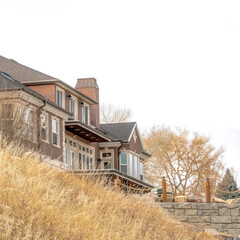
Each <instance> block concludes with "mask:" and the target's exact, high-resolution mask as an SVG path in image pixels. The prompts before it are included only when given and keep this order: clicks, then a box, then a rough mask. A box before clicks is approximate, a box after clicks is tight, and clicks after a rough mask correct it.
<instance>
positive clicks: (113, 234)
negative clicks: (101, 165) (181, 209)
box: [0, 146, 213, 240]
mask: <svg viewBox="0 0 240 240" xmlns="http://www.w3.org/2000/svg"><path fill="white" fill-rule="evenodd" d="M0 176H1V180H0V239H4V240H5V239H97V240H98V239H99V240H101V239H104V240H105V239H131V240H134V239H148V240H149V239H164V240H165V239H174V240H176V239H181V240H184V239H199V240H200V239H201V240H204V239H208V240H210V239H213V238H212V237H211V236H209V235H207V234H203V233H195V232H193V231H192V230H191V229H190V228H189V227H187V226H186V225H176V224H174V223H173V221H172V220H171V219H169V218H167V217H166V216H165V214H164V213H163V212H162V211H161V209H160V208H159V207H157V206H147V205H146V204H144V203H143V202H141V201H140V200H139V201H138V200H136V199H135V200H134V199H132V198H129V197H126V196H124V195H123V194H122V193H118V192H115V191H113V189H111V188H110V187H107V186H105V187H104V186H103V184H101V183H99V182H97V183H96V181H95V182H94V181H91V180H89V179H88V180H87V179H80V178H76V177H74V176H73V175H71V174H67V173H65V172H60V171H56V170H55V169H53V168H51V167H49V166H48V165H46V164H45V163H40V162H39V161H38V157H36V156H35V157H31V156H30V155H29V154H22V153H21V152H20V151H19V149H17V148H16V147H13V146H7V147H0Z"/></svg>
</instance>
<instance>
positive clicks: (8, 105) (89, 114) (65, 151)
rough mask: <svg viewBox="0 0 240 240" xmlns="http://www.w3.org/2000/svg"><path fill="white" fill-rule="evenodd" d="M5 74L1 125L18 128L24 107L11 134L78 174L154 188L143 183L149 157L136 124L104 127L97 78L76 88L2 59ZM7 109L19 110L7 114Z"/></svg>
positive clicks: (0, 88)
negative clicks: (96, 175) (15, 121)
mask: <svg viewBox="0 0 240 240" xmlns="http://www.w3.org/2000/svg"><path fill="white" fill-rule="evenodd" d="M0 72H1V73H0V114H1V115H0V117H1V123H4V122H6V120H11V121H10V122H11V123H13V120H14V118H16V114H19V112H23V110H21V109H23V108H24V114H23V119H22V120H21V124H20V126H18V127H16V126H15V125H14V127H12V128H11V129H14V132H17V133H18V134H20V136H22V137H23V138H24V139H25V140H26V141H28V142H29V143H32V145H33V147H34V149H36V150H38V151H40V152H41V154H42V155H43V156H46V157H48V158H49V159H51V164H54V165H55V166H57V167H60V168H62V169H64V170H66V171H73V172H75V173H76V174H93V173H94V174H99V175H107V176H109V177H111V178H113V179H114V178H119V179H121V180H122V181H123V182H124V183H125V184H126V185H134V186H137V187H138V188H151V187H152V186H151V185H149V184H148V183H146V182H145V181H144V169H143V168H144V167H143V164H144V161H145V160H146V159H147V158H148V157H149V154H147V153H146V152H145V150H144V147H143V144H142V142H141V136H140V134H139V130H138V127H137V124H136V123H135V122H128V123H118V124H100V117H99V87H98V85H97V81H96V79H94V78H85V79H78V80H77V83H76V86H75V88H73V87H71V86H69V85H68V84H66V83H65V82H63V81H61V80H59V79H56V78H54V77H51V76H49V75H46V74H44V73H41V72H39V71H36V70H34V69H31V68H29V67H26V66H24V65H22V64H20V63H18V62H16V61H14V60H12V59H7V58H4V57H2V56H0ZM7 109H8V110H9V109H11V110H15V111H12V113H9V114H7V111H8V110H7ZM19 109H20V111H19ZM2 126H4V125H2ZM2 128H3V127H2ZM5 128H6V127H5ZM9 129H10V128H9ZM16 129H17V131H16ZM3 130H4V129H3ZM5 130H6V129H5ZM26 130H27V131H26ZM24 134H25V135H24Z"/></svg>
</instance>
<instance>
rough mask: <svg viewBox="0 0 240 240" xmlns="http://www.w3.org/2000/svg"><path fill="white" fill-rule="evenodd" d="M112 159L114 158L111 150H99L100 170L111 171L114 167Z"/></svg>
mask: <svg viewBox="0 0 240 240" xmlns="http://www.w3.org/2000/svg"><path fill="white" fill-rule="evenodd" d="M113 157H114V151H113V150H101V151H100V158H101V160H102V162H101V168H102V169H112V168H113V167H114V162H113Z"/></svg>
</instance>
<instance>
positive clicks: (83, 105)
mask: <svg viewBox="0 0 240 240" xmlns="http://www.w3.org/2000/svg"><path fill="white" fill-rule="evenodd" d="M86 109H87V114H86ZM81 111H82V123H84V124H86V125H89V123H90V121H89V120H90V118H89V116H90V108H89V104H86V103H85V102H82V103H81Z"/></svg>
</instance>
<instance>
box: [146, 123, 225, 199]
mask: <svg viewBox="0 0 240 240" xmlns="http://www.w3.org/2000/svg"><path fill="white" fill-rule="evenodd" d="M143 141H144V144H145V147H146V149H147V151H148V152H149V153H150V154H151V155H152V157H151V158H150V159H149V160H148V161H147V162H146V164H145V169H146V171H145V174H146V179H147V180H148V181H149V182H150V183H152V184H159V185H160V183H161V176H166V178H167V181H168V186H169V187H170V188H171V190H172V191H173V193H174V194H175V195H194V196H200V195H201V192H204V188H205V181H206V178H207V177H208V178H210V179H211V185H212V187H213V188H214V187H215V186H216V184H217V181H218V180H219V178H220V174H221V170H222V168H223V167H222V163H221V156H222V153H223V149H222V148H220V149H216V148H215V147H214V146H213V145H211V144H210V140H209V138H207V137H204V136H201V135H199V134H198V133H194V134H193V136H192V137H190V136H189V133H188V131H186V130H182V129H176V131H172V130H171V129H170V128H168V127H162V128H156V127H153V128H152V129H151V132H150V134H149V135H148V136H147V137H145V138H144V139H143Z"/></svg>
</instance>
